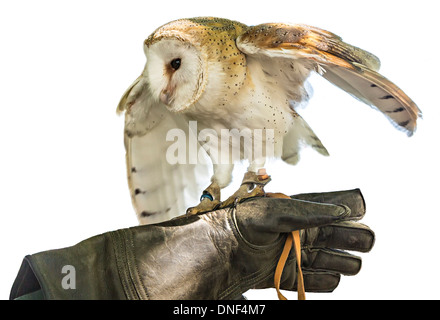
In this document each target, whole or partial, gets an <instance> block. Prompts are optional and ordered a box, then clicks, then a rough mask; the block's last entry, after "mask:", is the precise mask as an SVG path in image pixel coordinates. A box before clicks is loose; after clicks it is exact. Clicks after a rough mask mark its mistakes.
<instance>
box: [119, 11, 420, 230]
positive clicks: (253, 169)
mask: <svg viewBox="0 0 440 320" xmlns="http://www.w3.org/2000/svg"><path fill="white" fill-rule="evenodd" d="M144 52H145V55H146V58H147V62H146V65H145V68H144V69H143V71H142V74H141V75H140V76H139V77H138V78H137V79H136V80H135V81H134V83H133V84H132V85H131V86H130V87H129V88H128V89H127V90H126V92H125V93H124V94H123V96H122V98H121V100H120V103H119V105H118V108H117V111H118V112H119V113H122V112H125V131H124V143H125V147H126V162H127V174H128V181H129V187H130V192H131V197H132V202H133V205H134V208H135V210H136V212H137V216H138V219H139V221H140V223H141V224H149V223H156V222H160V221H163V220H168V219H170V218H172V217H174V216H177V215H181V214H182V213H185V211H186V209H187V208H188V207H190V206H192V207H190V208H189V209H188V211H187V213H188V214H195V213H199V212H204V211H210V210H212V209H214V208H219V207H222V206H227V205H229V204H231V203H233V202H234V201H236V200H237V199H243V198H247V197H251V196H256V195H261V194H263V193H264V190H263V187H264V185H265V184H266V183H267V182H268V181H270V176H269V175H267V174H266V172H265V170H264V166H265V161H266V159H267V158H268V157H274V158H277V159H282V160H283V161H285V162H287V163H289V164H292V165H294V164H296V163H297V162H298V160H299V154H300V153H299V152H300V149H301V148H302V147H304V146H310V147H312V148H313V149H315V150H316V151H317V152H319V153H320V154H322V155H328V152H327V150H326V148H325V147H324V146H323V144H322V142H321V140H320V139H319V138H318V137H317V136H316V135H315V134H314V132H313V131H312V129H311V128H310V127H309V125H308V124H307V123H306V122H305V120H304V119H303V118H302V117H301V116H300V115H299V114H298V113H297V111H296V110H297V108H298V107H299V106H300V105H303V104H304V103H306V102H307V100H308V99H309V93H308V90H307V87H308V85H307V79H308V77H309V75H310V74H311V73H312V72H316V73H318V74H320V75H321V76H322V77H324V78H325V79H327V80H328V81H330V82H331V83H333V84H334V85H336V86H338V87H339V88H341V89H343V90H344V91H346V92H347V93H349V94H350V95H352V96H354V97H355V98H357V99H359V100H361V101H362V102H364V103H365V104H367V105H370V106H372V107H374V108H376V109H378V110H379V111H381V112H382V113H383V114H384V115H385V116H386V117H387V118H388V119H389V120H390V121H391V123H392V124H393V125H394V126H395V127H396V128H397V129H400V130H402V131H404V132H406V133H407V134H408V136H411V135H412V133H413V132H414V131H415V130H416V122H417V118H418V117H419V116H421V112H420V110H419V109H418V107H417V106H416V104H415V103H414V102H413V101H412V100H411V99H410V98H409V97H408V96H407V95H406V94H405V93H404V92H403V91H402V90H400V89H399V88H398V87H397V86H396V85H395V84H394V83H392V82H391V81H389V80H388V79H386V78H384V77H383V76H382V75H380V74H379V73H378V72H377V71H378V69H379V66H380V62H379V59H378V58H377V57H376V56H374V55H373V54H371V53H369V52H366V51H364V50H362V49H359V48H357V47H355V46H352V45H349V44H347V43H345V42H343V41H342V39H341V38H340V37H339V36H337V35H335V34H333V33H331V32H328V31H325V30H322V29H319V28H316V27H312V26H307V25H298V24H285V23H266V24H261V25H257V26H252V27H249V26H246V25H244V24H242V23H239V22H236V21H231V20H227V19H221V18H213V17H202V18H192V19H180V20H176V21H173V22H170V23H168V24H165V25H163V26H161V27H159V28H158V29H156V31H154V32H153V33H152V34H151V35H150V36H149V37H148V38H147V39H146V40H145V42H144ZM334 120H335V121H337V118H336V117H335V119H334ZM173 130H174V131H173ZM234 130H235V131H234ZM171 132H174V133H176V132H177V133H184V135H183V137H184V138H182V139H180V141H179V144H180V146H179V148H176V146H175V144H176V143H177V140H178V139H177V138H176V137H178V136H179V135H171V136H170V133H171ZM224 132H227V133H229V134H230V136H229V138H231V137H233V136H234V134H235V135H237V133H238V135H239V136H240V133H243V132H246V133H247V135H248V136H247V137H245V138H246V139H242V140H245V142H244V143H243V145H240V146H238V147H237V146H235V148H238V149H239V152H235V153H234V152H231V148H233V144H232V143H229V147H228V146H226V147H225V148H221V150H219V149H220V148H219V146H220V145H222V146H224V141H220V140H221V139H220V138H221V137H222V134H223V133H224ZM202 133H205V134H202ZM206 133H209V134H206ZM239 138H240V137H239ZM241 138H242V137H241ZM247 138H249V139H247ZM257 140H261V141H257ZM227 141H231V140H227ZM257 142H258V146H259V148H260V150H259V152H258V153H257V152H254V153H252V152H247V151H249V149H252V148H253V147H254V148H255V149H256V148H257V147H256V145H257ZM222 143H223V144H222ZM226 144H228V143H226ZM180 147H182V148H180ZM170 148H171V149H172V150H174V151H176V150H178V151H179V150H180V151H182V150H184V151H185V150H186V151H187V153H188V154H187V155H185V156H184V159H186V162H185V161H180V162H176V161H174V160H173V161H170V159H169V156H170V154H171V155H173V152H171V153H170ZM228 148H229V150H228ZM216 149H217V151H216ZM267 150H270V152H268V151H267ZM225 153H227V154H226V155H225ZM194 154H197V155H198V157H197V159H196V161H190V160H188V159H189V158H190V157H191V155H194ZM203 154H204V155H203ZM219 154H220V155H219ZM234 154H235V156H234ZM214 156H215V157H216V159H214ZM219 156H221V158H222V159H223V161H219V160H218V157H219ZM222 156H224V157H222ZM203 157H205V159H206V157H208V159H211V160H212V165H210V164H209V162H207V161H201V159H202V158H203ZM225 159H226V160H225ZM193 160H194V159H193ZM214 160H215V161H214ZM244 160H246V161H248V163H249V167H248V169H247V172H246V174H245V176H244V178H243V181H242V184H241V186H240V188H239V189H238V190H237V192H235V193H234V194H233V195H232V196H231V197H229V198H228V199H226V200H225V201H223V202H221V199H220V190H221V189H223V188H225V187H226V186H227V185H229V184H230V182H231V180H232V170H233V167H234V163H236V162H237V161H244ZM210 166H211V167H210ZM211 172H212V176H211V177H210V175H211ZM209 178H210V181H209ZM208 184H209V186H208ZM204 188H206V189H204ZM200 196H201V197H200ZM199 197H200V198H199ZM199 199H200V200H199Z"/></svg>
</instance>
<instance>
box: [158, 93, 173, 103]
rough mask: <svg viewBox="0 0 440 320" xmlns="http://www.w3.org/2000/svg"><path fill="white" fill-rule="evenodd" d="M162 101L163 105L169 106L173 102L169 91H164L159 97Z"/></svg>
mask: <svg viewBox="0 0 440 320" xmlns="http://www.w3.org/2000/svg"><path fill="white" fill-rule="evenodd" d="M159 99H160V101H162V103H163V104H165V105H169V103H170V101H171V95H170V93H169V92H168V91H167V90H163V91H162V92H161V93H160V95H159Z"/></svg>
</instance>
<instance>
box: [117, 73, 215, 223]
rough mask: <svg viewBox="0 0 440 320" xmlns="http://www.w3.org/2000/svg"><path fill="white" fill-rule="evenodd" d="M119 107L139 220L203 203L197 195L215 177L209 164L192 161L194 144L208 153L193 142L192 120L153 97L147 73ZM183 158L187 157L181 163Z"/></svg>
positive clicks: (182, 211) (172, 214)
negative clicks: (190, 133) (190, 159)
mask: <svg viewBox="0 0 440 320" xmlns="http://www.w3.org/2000/svg"><path fill="white" fill-rule="evenodd" d="M117 111H118V113H121V112H124V111H125V130H124V143H125V148H126V164H127V176H128V184H129V189H130V194H131V199H132V202H133V206H134V208H135V211H136V214H137V217H138V220H139V222H140V224H151V223H158V222H162V221H165V220H169V219H171V218H173V217H176V216H179V215H182V214H185V212H186V209H187V208H188V207H189V206H194V205H196V204H197V203H198V202H199V201H198V200H199V199H198V197H199V196H200V194H201V193H202V190H203V188H204V187H206V186H207V185H208V184H209V181H210V180H209V179H210V174H209V166H208V165H207V164H206V163H203V162H200V161H198V162H197V163H194V162H195V161H192V163H191V164H190V163H189V161H187V160H188V154H187V152H188V147H189V143H196V144H197V145H196V146H195V148H193V150H194V149H196V150H197V151H198V152H200V153H201V154H202V152H204V150H200V146H199V145H198V143H197V140H196V139H192V141H188V140H189V139H190V135H189V128H188V123H187V122H186V121H185V119H183V118H182V117H180V116H178V115H176V114H174V113H171V112H169V111H168V110H167V109H166V107H165V106H164V105H162V104H161V103H160V102H157V101H154V99H152V97H151V95H150V91H149V85H148V81H147V79H146V78H145V77H143V76H140V77H139V78H138V79H136V81H135V82H134V83H133V84H132V85H131V86H130V87H129V88H128V90H127V91H126V92H125V93H124V95H123V96H122V98H121V101H120V103H119V105H118V109H117ZM167 135H168V140H169V141H167ZM179 139H180V140H179ZM170 147H172V149H170ZM177 147H179V149H177ZM167 152H168V154H167ZM177 152H181V153H182V152H183V153H184V154H176V153H177ZM178 157H183V158H180V161H178V162H176V161H177V160H179V158H178Z"/></svg>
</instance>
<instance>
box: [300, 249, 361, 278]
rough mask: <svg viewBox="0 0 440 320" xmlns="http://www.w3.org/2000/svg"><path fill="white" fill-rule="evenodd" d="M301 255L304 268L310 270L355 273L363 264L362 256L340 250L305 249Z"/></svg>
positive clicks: (345, 273)
mask: <svg viewBox="0 0 440 320" xmlns="http://www.w3.org/2000/svg"><path fill="white" fill-rule="evenodd" d="M301 256H302V264H301V266H302V268H303V269H304V270H309V271H326V272H331V273H340V274H343V275H355V274H357V273H358V272H359V271H360V269H361V266H362V259H361V258H360V257H358V256H355V255H352V254H349V253H347V252H344V251H339V250H332V249H305V250H303V254H302V255H301Z"/></svg>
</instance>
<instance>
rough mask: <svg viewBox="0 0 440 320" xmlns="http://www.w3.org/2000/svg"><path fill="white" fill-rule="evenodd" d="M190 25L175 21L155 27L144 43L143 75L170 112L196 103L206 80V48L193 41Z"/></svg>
mask: <svg viewBox="0 0 440 320" xmlns="http://www.w3.org/2000/svg"><path fill="white" fill-rule="evenodd" d="M194 29H195V28H194V26H193V27H192V28H190V26H188V23H183V22H182V21H175V22H172V23H169V24H166V25H165V26H162V27H160V28H159V29H157V30H156V31H155V32H154V33H153V34H152V35H151V36H149V37H148V38H147V39H146V40H145V42H144V52H145V55H146V57H147V63H146V66H145V69H144V72H143V76H144V77H146V78H147V80H148V83H149V85H150V92H151V94H152V96H153V97H155V98H157V99H159V100H160V101H161V102H162V103H163V104H165V105H166V106H167V107H168V108H169V109H170V110H171V111H173V112H181V111H184V110H186V109H187V108H188V107H189V106H191V105H192V104H194V103H195V102H197V101H198V100H199V98H200V96H201V95H202V93H203V92H204V89H205V87H206V82H207V79H208V76H207V73H208V68H207V65H206V62H207V61H208V59H207V56H206V52H205V51H206V50H205V49H204V47H203V46H202V45H201V44H200V42H199V41H197V37H196V36H195V34H194V32H188V31H189V30H193V31H194Z"/></svg>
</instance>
